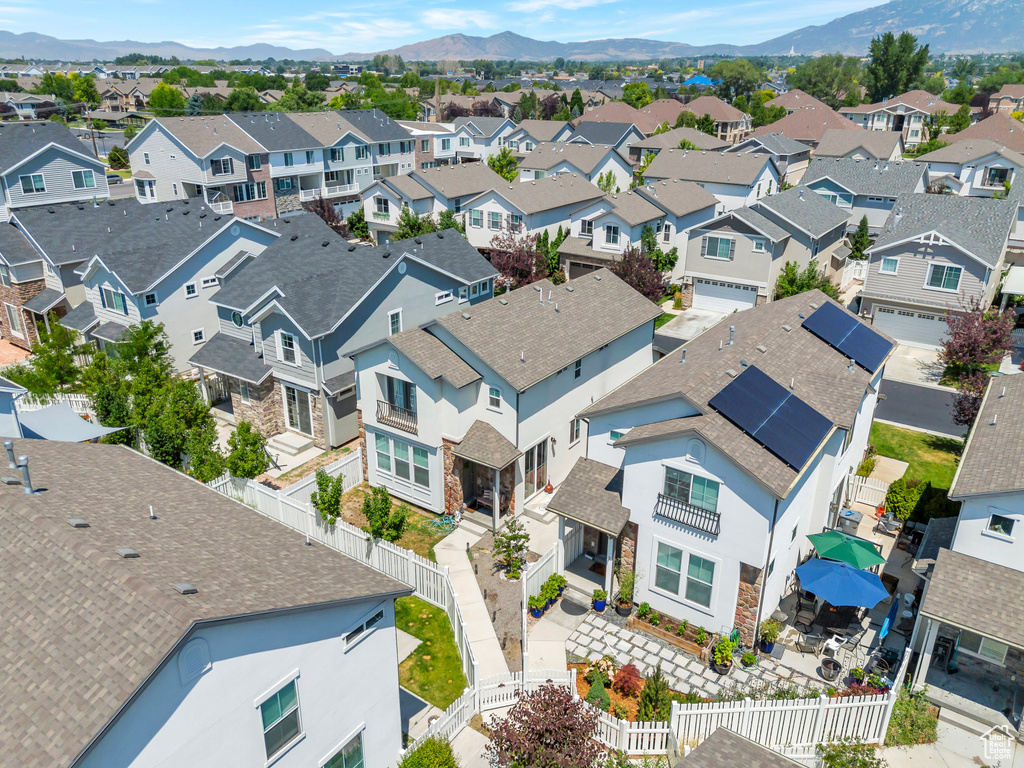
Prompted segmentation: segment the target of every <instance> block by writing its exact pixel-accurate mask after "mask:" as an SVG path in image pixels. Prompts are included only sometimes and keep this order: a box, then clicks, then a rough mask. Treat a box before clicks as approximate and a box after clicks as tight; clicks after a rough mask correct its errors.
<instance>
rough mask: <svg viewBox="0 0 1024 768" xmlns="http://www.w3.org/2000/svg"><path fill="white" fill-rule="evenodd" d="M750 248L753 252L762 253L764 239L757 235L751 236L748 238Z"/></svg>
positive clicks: (763, 250)
mask: <svg viewBox="0 0 1024 768" xmlns="http://www.w3.org/2000/svg"><path fill="white" fill-rule="evenodd" d="M750 250H751V251H753V252H754V253H764V252H765V247H764V240H762V239H761V238H759V237H752V238H751V239H750Z"/></svg>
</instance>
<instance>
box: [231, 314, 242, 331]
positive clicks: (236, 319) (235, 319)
mask: <svg viewBox="0 0 1024 768" xmlns="http://www.w3.org/2000/svg"><path fill="white" fill-rule="evenodd" d="M231 323H232V324H233V325H234V326H235V328H241V327H242V313H241V312H232V313H231Z"/></svg>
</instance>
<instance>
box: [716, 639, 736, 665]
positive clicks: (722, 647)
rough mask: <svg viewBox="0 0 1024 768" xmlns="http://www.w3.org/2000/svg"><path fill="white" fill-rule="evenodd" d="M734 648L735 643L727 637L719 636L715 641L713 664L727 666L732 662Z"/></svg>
mask: <svg viewBox="0 0 1024 768" xmlns="http://www.w3.org/2000/svg"><path fill="white" fill-rule="evenodd" d="M735 648H736V643H734V642H733V641H732V640H730V639H729V638H727V637H723V638H720V639H719V641H718V642H717V643H715V650H714V652H713V653H714V657H715V664H718V665H719V666H728V665H729V664H732V652H733V650H735Z"/></svg>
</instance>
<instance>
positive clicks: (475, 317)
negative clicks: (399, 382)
mask: <svg viewBox="0 0 1024 768" xmlns="http://www.w3.org/2000/svg"><path fill="white" fill-rule="evenodd" d="M538 291H539V293H538ZM549 294H550V297H551V298H550V303H549V299H548V296H549ZM556 304H557V305H558V309H557V310H556V309H555V305H556ZM611 307H614V309H615V311H613V312H612V311H609V308H611ZM660 314H661V309H660V308H659V307H657V306H656V305H655V304H654V303H653V302H651V301H649V300H648V299H646V298H645V297H644V296H643V295H641V294H640V293H637V292H636V291H635V290H633V288H631V287H630V286H629V285H627V284H626V283H624V282H623V281H622V280H620V279H619V278H617V277H616V276H615V275H613V274H612V273H611V272H609V271H608V270H604V269H601V270H597V271H596V272H592V273H590V274H588V275H584V276H583V277H578V278H576V279H575V280H570V281H568V282H567V283H564V284H563V285H559V286H554V285H552V284H551V282H550V281H548V280H542V281H540V282H537V283H534V284H533V285H528V286H524V287H522V288H518V289H516V290H514V291H511V292H509V293H506V294H504V295H503V296H499V297H497V298H493V299H488V300H487V301H484V302H481V303H480V304H476V305H474V306H472V307H470V308H469V309H467V310H465V312H462V313H455V314H450V315H445V316H444V317H441V318H440V319H438V321H437V322H438V324H439V325H441V326H443V327H444V328H445V329H446V330H448V332H449V333H451V334H452V335H453V336H454V337H455V338H456V339H458V340H459V341H460V342H462V343H463V344H465V345H466V347H468V348H469V350H470V352H472V353H473V354H475V355H477V356H478V357H479V358H480V359H481V360H482V361H483V362H484V363H485V364H486V365H488V366H489V367H490V368H491V369H492V370H493V371H494V372H495V373H497V374H498V375H499V376H501V378H503V379H504V380H505V381H507V382H508V383H509V384H511V385H512V386H513V387H515V388H516V389H517V390H518V391H520V392H522V391H524V390H526V389H527V388H528V387H530V386H532V385H533V384H536V383H537V382H538V381H541V380H542V379H545V378H547V377H548V376H550V375H551V374H554V373H557V372H558V371H560V370H562V369H563V368H565V367H566V366H569V365H572V364H573V363H574V362H575V361H576V360H579V359H580V358H582V357H584V356H585V355H587V354H589V353H591V352H593V351H594V350H596V349H598V348H599V347H601V346H603V345H605V344H608V343H609V342H612V341H614V340H615V339H617V338H619V337H620V336H622V335H624V334H626V333H628V332H629V331H631V330H633V329H634V328H638V327H640V326H641V325H643V324H645V323H649V322H651V321H652V320H654V318H656V317H658V316H659V315H660ZM464 315H469V319H466V318H465V317H464Z"/></svg>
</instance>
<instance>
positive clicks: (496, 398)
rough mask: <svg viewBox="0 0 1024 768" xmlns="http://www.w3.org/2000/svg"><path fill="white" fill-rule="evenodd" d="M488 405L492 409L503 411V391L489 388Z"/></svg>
mask: <svg viewBox="0 0 1024 768" xmlns="http://www.w3.org/2000/svg"><path fill="white" fill-rule="evenodd" d="M487 405H488V406H489V407H491V408H498V409H499V410H500V409H501V390H500V389H498V388H497V387H488V389H487Z"/></svg>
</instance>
